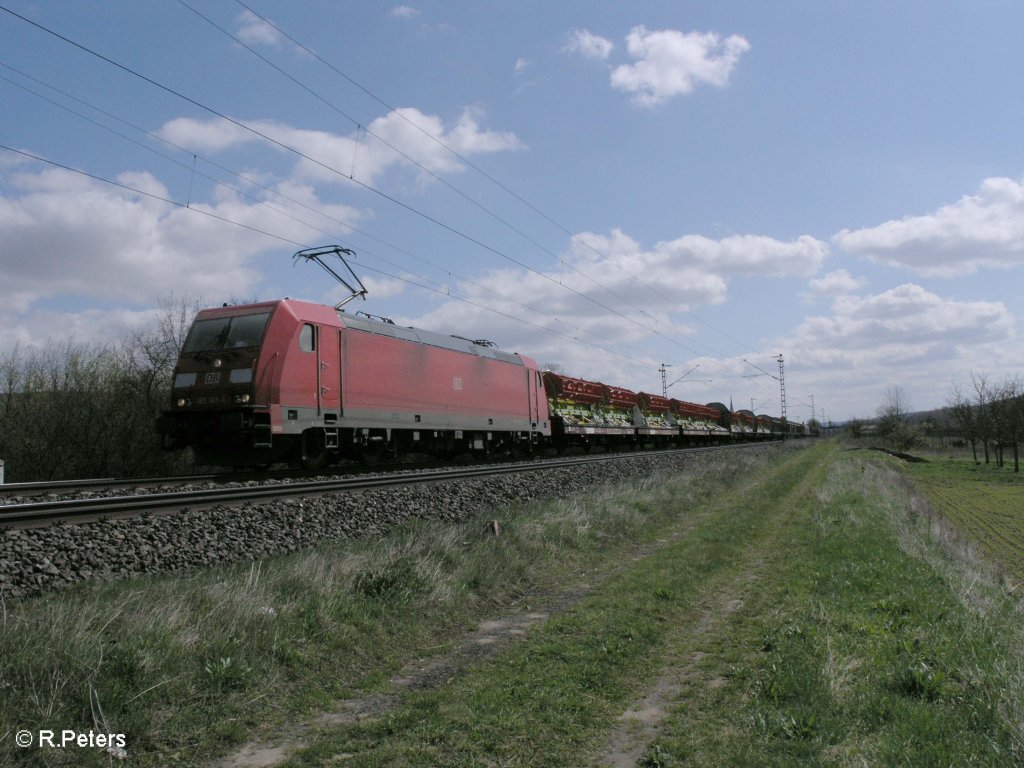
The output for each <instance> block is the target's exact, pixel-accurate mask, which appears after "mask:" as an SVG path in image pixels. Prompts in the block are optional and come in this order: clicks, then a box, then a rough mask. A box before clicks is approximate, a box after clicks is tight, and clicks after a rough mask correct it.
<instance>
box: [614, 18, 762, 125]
mask: <svg viewBox="0 0 1024 768" xmlns="http://www.w3.org/2000/svg"><path fill="white" fill-rule="evenodd" d="M626 47H627V50H628V51H629V55H630V56H632V57H633V58H634V59H636V60H637V61H636V63H634V64H627V65H622V66H620V67H616V68H615V69H614V70H612V75H611V83H612V87H613V88H615V89H617V90H620V91H624V92H626V93H629V94H632V95H633V101H634V102H635V103H636V104H638V105H639V106H643V107H654V106H657V105H659V104H663V103H664V102H666V101H668V100H669V99H670V98H671V97H673V96H678V95H679V94H685V93H691V92H692V91H693V90H694V89H695V88H696V87H697V86H699V85H705V84H706V85H713V86H716V87H719V88H724V87H725V86H726V85H728V84H729V78H730V77H731V76H732V72H733V70H734V69H735V68H736V64H737V63H738V62H739V59H740V56H742V55H743V54H744V53H746V52H747V51H749V50H750V43H748V42H747V40H746V39H745V38H743V37H740V36H739V35H730V36H729V37H727V38H725V39H724V40H723V39H722V38H721V36H719V35H718V34H716V33H714V32H680V31H678V30H675V29H663V30H656V31H653V32H652V31H649V30H648V29H646V28H645V27H643V26H639V27H634V28H633V29H632V31H631V32H630V33H629V35H628V36H627V37H626Z"/></svg>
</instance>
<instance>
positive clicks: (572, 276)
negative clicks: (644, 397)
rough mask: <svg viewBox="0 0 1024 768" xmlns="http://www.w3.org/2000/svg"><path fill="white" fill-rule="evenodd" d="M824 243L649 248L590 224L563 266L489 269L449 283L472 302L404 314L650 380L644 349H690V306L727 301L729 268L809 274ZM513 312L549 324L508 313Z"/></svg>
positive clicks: (620, 376) (553, 358)
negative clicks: (516, 320)
mask: <svg viewBox="0 0 1024 768" xmlns="http://www.w3.org/2000/svg"><path fill="white" fill-rule="evenodd" d="M826 251H827V246H826V245H825V244H823V243H820V242H818V241H816V240H814V239H813V238H810V237H806V236H805V237H802V238H797V239H796V240H793V241H790V242H782V241H778V240H773V239H772V238H768V237H761V236H736V237H731V238H726V239H724V240H721V241H714V240H710V239H708V238H701V237H698V236H693V235H691V236H686V237H682V238H679V239H678V240H675V241H671V242H667V243H658V244H656V245H655V246H654V247H653V248H650V249H644V248H643V247H642V246H641V245H640V244H639V243H638V242H637V241H635V240H634V239H633V238H631V237H629V236H628V235H627V234H625V233H623V232H622V231H620V230H613V231H612V232H611V233H610V234H609V235H599V234H595V233H590V232H584V233H581V234H579V235H577V236H575V237H574V238H573V240H572V242H571V244H570V246H569V248H568V250H567V251H566V253H565V256H564V259H563V262H562V264H561V265H560V266H559V268H554V269H550V270H545V271H543V272H542V273H541V274H537V273H534V272H529V271H526V270H523V269H519V268H513V267H508V268H503V269H496V270H492V271H491V272H489V273H487V274H485V275H483V276H482V277H477V278H474V280H473V282H472V283H468V282H457V283H455V284H454V285H453V286H452V288H451V292H452V293H453V294H455V295H457V296H459V297H462V298H465V299H468V300H469V301H471V302H473V304H468V303H464V302H460V301H455V300H451V301H445V302H444V303H442V304H440V305H438V306H437V307H436V308H435V309H433V310H431V311H429V312H427V313H425V314H423V315H421V316H419V317H406V318H402V320H401V322H403V323H405V324H409V325H416V326H419V327H426V328H431V329H434V330H438V331H442V332H447V333H460V332H463V331H460V330H459V329H468V328H472V329H473V331H472V334H471V335H473V336H474V337H483V338H491V339H492V340H494V341H496V342H498V343H499V345H501V346H503V347H505V348H511V349H516V350H521V351H524V352H527V353H528V354H530V355H531V356H533V357H534V358H536V359H538V360H542V361H549V362H558V363H560V364H562V365H563V366H564V367H565V369H566V370H567V371H570V372H572V373H573V375H578V376H595V377H599V378H600V377H605V378H609V380H612V381H616V382H618V383H622V384H623V385H625V386H631V385H635V386H645V387H647V388H648V389H650V387H651V386H653V384H651V383H647V384H642V385H641V384H639V383H637V382H639V381H642V380H646V379H645V378H644V377H645V376H646V377H647V378H650V373H651V371H654V370H655V369H656V367H657V365H658V360H657V359H655V358H653V357H651V358H650V359H647V355H646V354H645V353H644V351H643V350H645V349H651V348H652V345H655V346H656V345H657V344H660V343H661V342H665V341H666V337H667V339H670V340H671V342H668V343H671V344H673V346H675V349H676V354H677V355H690V354H692V351H691V350H690V349H689V346H690V343H691V342H689V341H688V339H692V338H693V337H694V336H695V335H696V329H695V328H693V327H692V326H691V325H689V323H690V322H691V319H692V318H690V316H689V315H688V314H687V311H689V310H692V309H693V308H695V307H698V306H703V305H715V304H721V303H723V302H724V301H725V299H726V295H727V292H728V284H729V279H730V278H731V277H733V276H738V275H756V276H766V277H767V276H779V277H785V276H790V275H793V274H799V275H804V274H806V273H808V272H809V271H813V270H815V269H817V267H818V265H819V263H820V261H821V259H822V258H823V255H824V253H825V252H826ZM479 305H486V306H488V307H491V308H493V309H494V310H497V312H499V313H502V314H496V313H495V312H491V311H487V310H485V309H483V308H482V307H481V306H479ZM602 305H603V306H602ZM509 317H515V318H524V319H526V320H528V321H530V322H534V323H539V324H541V325H542V326H543V327H544V329H541V328H536V327H533V326H530V325H527V324H518V325H517V324H514V323H511V322H509ZM396 320H397V318H396ZM545 329H546V330H545ZM464 335H470V334H468V333H464ZM595 345H596V346H597V347H600V349H597V348H595ZM650 354H652V355H653V354H663V353H654V352H651V353H650ZM630 360H632V361H631V362H630ZM638 361H639V362H638ZM648 368H649V369H650V370H648ZM702 378H705V377H702Z"/></svg>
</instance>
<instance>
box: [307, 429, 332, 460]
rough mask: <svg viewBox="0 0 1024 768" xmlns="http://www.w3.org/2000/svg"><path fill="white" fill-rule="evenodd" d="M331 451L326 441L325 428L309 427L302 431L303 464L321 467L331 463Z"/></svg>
mask: <svg viewBox="0 0 1024 768" xmlns="http://www.w3.org/2000/svg"><path fill="white" fill-rule="evenodd" d="M330 458H331V453H330V451H329V450H328V448H327V445H326V444H325V441H324V433H323V430H319V429H307V430H306V431H305V432H303V433H302V458H301V459H300V461H301V463H302V466H303V467H305V468H306V469H321V468H323V467H325V466H327V465H328V464H329V463H330Z"/></svg>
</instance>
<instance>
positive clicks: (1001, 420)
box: [949, 373, 1024, 472]
mask: <svg viewBox="0 0 1024 768" xmlns="http://www.w3.org/2000/svg"><path fill="white" fill-rule="evenodd" d="M949 405H950V412H951V414H952V420H953V425H954V427H955V429H956V431H957V433H958V434H959V435H960V436H961V437H963V439H964V440H965V441H966V442H967V443H968V444H969V445H970V446H971V452H972V454H973V456H974V460H975V462H977V461H978V448H979V446H980V448H981V450H982V452H983V455H984V459H985V463H986V464H988V463H989V462H990V461H991V460H992V459H993V458H994V460H995V462H996V464H997V465H998V466H1000V467H1001V466H1003V465H1004V463H1005V455H1004V454H1005V451H1006V449H1010V451H1011V453H1012V455H1013V471H1014V472H1019V471H1020V446H1021V443H1024V381H1022V380H1021V377H1020V376H1008V377H1007V378H1006V379H1004V380H1003V381H1002V382H994V381H992V380H990V379H989V378H988V376H986V375H985V374H976V373H972V374H971V385H970V389H969V390H965V389H964V388H963V387H962V386H960V385H959V384H956V385H954V386H953V392H952V395H951V397H950V403H949Z"/></svg>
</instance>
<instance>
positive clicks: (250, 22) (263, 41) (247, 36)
mask: <svg viewBox="0 0 1024 768" xmlns="http://www.w3.org/2000/svg"><path fill="white" fill-rule="evenodd" d="M235 23H236V24H237V25H238V30H237V32H236V33H235V34H236V35H237V37H238V39H239V40H241V41H242V42H243V43H246V44H247V45H269V46H272V47H274V48H277V47H280V46H281V44H282V43H284V36H283V35H282V34H281V33H280V32H278V31H277V30H276V29H275V28H274V27H273V26H272V25H271V24H268V23H267V22H265V21H264V20H263V19H261V18H260V17H259V16H257V15H256V14H255V13H253V12H252V11H248V10H246V11H242V13H240V14H239V15H238V18H236V19H235Z"/></svg>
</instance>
